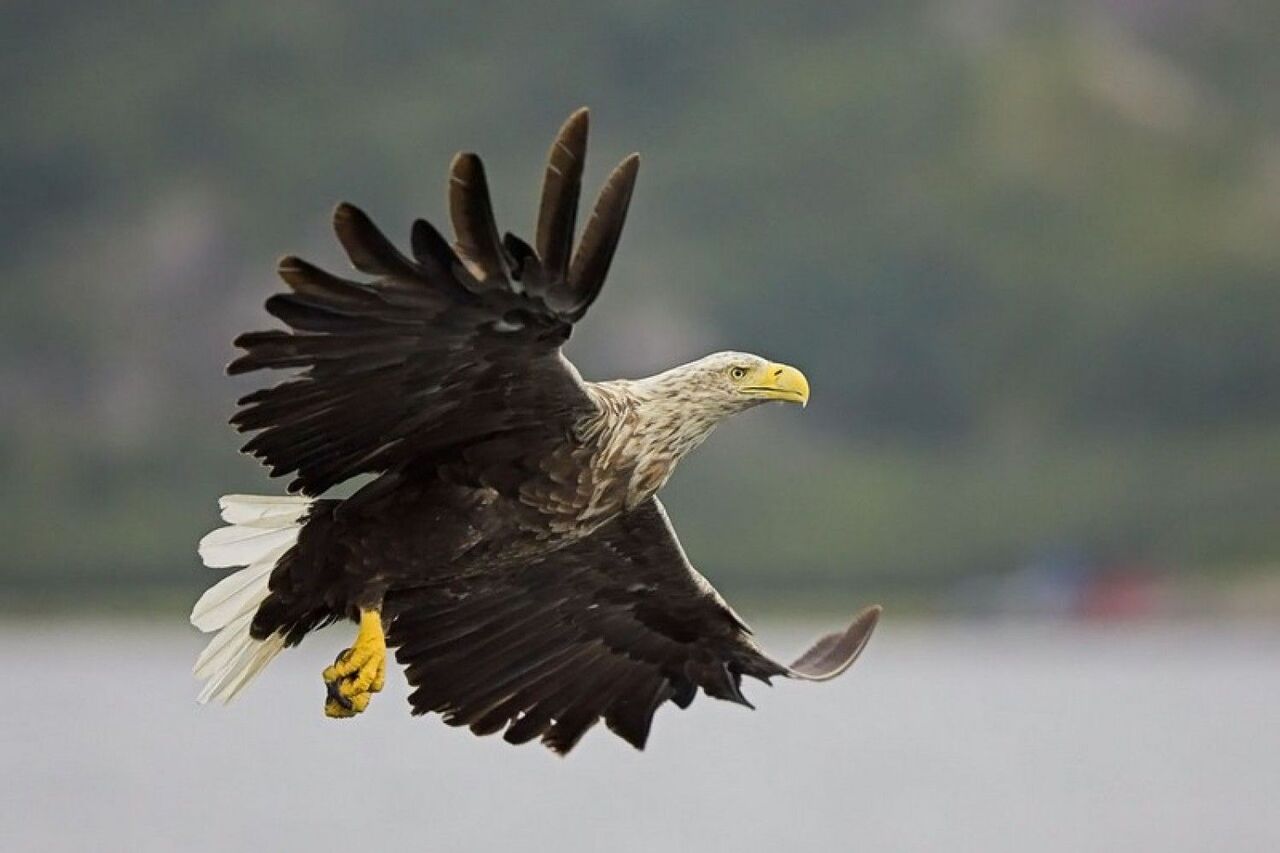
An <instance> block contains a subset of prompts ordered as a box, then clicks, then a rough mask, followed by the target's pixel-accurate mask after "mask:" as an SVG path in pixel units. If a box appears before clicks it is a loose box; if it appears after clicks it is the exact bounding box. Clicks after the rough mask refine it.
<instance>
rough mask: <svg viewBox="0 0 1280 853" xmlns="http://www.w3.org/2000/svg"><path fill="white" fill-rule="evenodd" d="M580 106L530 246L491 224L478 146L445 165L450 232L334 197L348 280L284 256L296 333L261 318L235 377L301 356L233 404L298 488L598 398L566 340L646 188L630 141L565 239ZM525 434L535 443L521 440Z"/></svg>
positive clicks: (578, 173) (553, 430)
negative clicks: (356, 275)
mask: <svg viewBox="0 0 1280 853" xmlns="http://www.w3.org/2000/svg"><path fill="white" fill-rule="evenodd" d="M586 142H587V111H586V110H585V109H584V110H580V111H578V112H577V113H575V114H574V115H573V116H571V117H570V118H569V120H568V121H567V122H566V123H565V125H564V127H562V128H561V130H560V134H559V136H558V137H557V138H556V141H555V143H554V144H553V145H552V147H551V154H550V160H549V162H548V165H547V172H546V178H545V180H544V185H543V193H542V204H541V208H540V211H539V218H538V224H537V239H536V242H537V248H536V249H534V248H532V247H530V246H529V245H527V244H526V243H524V242H523V241H521V240H520V239H518V238H516V237H514V236H513V235H511V234H507V235H506V237H505V238H503V239H501V240H500V239H499V238H498V229H497V226H496V225H495V223H494V219H493V209H492V205H491V204H490V200H489V189H488V185H487V182H486V180H485V175H484V168H483V166H482V165H481V163H480V159H479V158H478V157H476V156H475V155H474V154H460V155H458V157H457V158H455V159H454V162H453V166H452V169H451V172H450V176H449V211H450V216H451V218H452V220H453V227H454V231H455V240H454V244H453V245H452V246H451V245H450V244H449V243H448V242H446V240H445V239H444V238H443V237H442V236H441V235H440V233H439V232H438V231H436V229H435V228H433V227H432V226H431V225H429V224H428V223H426V222H425V221H422V220H418V221H417V222H415V223H414V224H413V230H412V235H411V243H412V257H409V256H406V255H404V254H402V253H401V252H400V251H399V250H398V249H396V247H395V246H394V245H392V243H391V241H390V240H388V239H387V238H386V237H385V236H384V235H383V234H382V232H381V231H379V230H378V229H377V227H376V226H374V224H373V222H372V221H370V219H369V217H367V216H366V215H365V214H364V213H363V212H362V211H360V210H359V209H357V208H356V207H353V206H352V205H349V204H341V205H339V206H338V208H337V210H336V211H335V212H334V217H333V224H334V230H335V231H336V232H337V235H338V240H339V241H340V242H341V243H342V246H343V248H344V249H345V250H346V252H347V255H348V256H349V257H350V259H351V263H352V265H353V266H354V267H355V268H356V269H357V270H359V271H360V272H363V273H366V274H368V275H371V276H375V277H376V279H375V280H374V281H372V282H355V281H349V280H347V279H344V278H339V277H337V276H334V275H331V274H329V273H327V272H324V271H322V270H320V269H318V268H316V267H314V266H312V265H311V264H308V263H307V262H305V261H303V260H300V259H298V258H294V257H286V258H284V259H283V260H282V261H281V262H280V266H279V274H280V277H281V278H282V279H283V280H284V282H285V284H287V285H288V286H289V289H290V292H288V293H282V294H277V295H275V296H272V297H271V298H270V299H268V300H267V303H266V307H267V310H268V311H269V312H270V313H271V314H273V315H274V316H275V317H277V318H278V319H280V320H282V321H283V322H284V324H285V325H286V326H288V327H289V328H288V330H287V331H284V330H272V331H264V332H250V333H248V334H245V335H241V336H240V337H239V338H238V339H237V340H236V346H238V347H240V348H242V349H243V350H244V351H245V354H244V355H243V356H241V357H240V358H238V359H236V360H235V361H234V362H232V364H231V366H230V367H229V371H230V372H231V373H244V372H247V371H252V370H258V369H261V368H279V369H297V370H299V371H300V372H299V373H298V374H297V376H296V377H294V378H292V379H290V380H289V381H286V382H284V383H282V384H279V385H276V386H275V387H271V388H266V389H263V390H260V391H256V392H254V393H252V394H249V395H248V396H246V397H244V398H243V399H241V400H240V401H239V405H240V409H239V411H237V413H236V415H235V416H234V418H233V419H232V423H233V424H234V425H235V426H236V427H238V428H239V429H240V430H241V431H243V432H251V431H257V435H255V436H254V437H253V438H252V439H251V440H250V441H249V442H248V443H247V444H246V445H245V446H244V450H245V451H246V452H248V453H252V454H253V455H254V456H257V457H258V458H260V459H261V460H262V461H263V462H265V463H266V464H267V465H268V466H269V467H270V469H271V473H272V475H273V476H280V475H285V474H290V473H293V474H295V475H296V476H295V479H294V480H293V481H292V483H290V487H289V488H290V490H291V491H300V492H303V493H304V494H308V495H317V494H320V493H322V492H324V491H325V490H326V489H328V488H330V487H332V486H334V485H336V484H338V483H340V482H342V481H344V480H346V479H348V478H350V477H352V476H355V475H357V474H362V473H382V472H387V471H393V470H401V469H405V468H409V467H412V466H414V465H430V464H431V461H432V459H433V458H435V457H438V456H439V455H440V454H442V453H445V452H454V453H456V451H458V450H460V449H463V448H466V447H469V446H472V445H475V444H477V443H483V442H488V441H491V440H494V439H497V438H504V439H507V441H506V442H505V443H506V445H507V446H515V445H516V444H517V443H516V442H511V441H509V439H510V438H511V437H512V436H518V435H520V434H521V433H523V432H529V433H531V434H538V435H552V434H560V435H562V434H563V431H564V427H565V425H566V424H569V423H572V422H573V420H575V419H576V418H577V417H579V416H580V415H581V414H583V413H584V412H587V411H590V410H591V403H590V401H589V399H588V398H587V397H586V394H585V392H584V390H583V387H582V383H581V380H580V378H579V377H578V375H577V372H576V371H575V370H574V369H573V368H572V366H570V365H569V364H568V363H567V362H566V361H565V360H564V358H563V356H562V355H561V353H560V346H561V344H562V343H563V342H564V341H565V340H566V339H567V338H568V337H569V332H570V329H571V327H572V325H573V324H574V323H575V322H577V321H578V320H579V319H580V318H581V317H582V316H583V314H585V313H586V310H587V308H588V307H589V306H590V305H591V303H592V301H593V300H594V299H595V298H596V296H597V294H598V293H599V292H600V287H601V285H602V284H603V283H604V278H605V275H606V273H607V272H608V269H609V264H610V261H611V260H612V258H613V253H614V249H615V248H616V247H617V243H618V237H619V235H620V234H621V231H622V225H623V222H624V220H625V218H626V213H627V207H628V205H629V202H630V199H631V192H632V188H633V187H634V185H635V179H636V173H637V169H638V166H639V159H638V157H636V156H635V155H632V156H630V157H628V158H626V159H625V160H623V161H622V163H621V164H619V166H618V167H617V168H616V169H614V171H613V173H612V174H611V175H610V176H609V179H608V181H607V182H606V184H605V187H604V189H603V190H602V191H601V193H600V197H599V200H598V201H597V202H596V206H595V209H594V212H593V213H592V216H591V219H590V221H588V223H587V225H586V227H585V228H584V229H583V233H582V239H581V241H580V242H579V244H578V247H577V250H576V251H571V250H572V245H573V235H574V217H575V212H576V209H577V203H578V196H579V193H580V189H581V180H582V166H583V162H584V158H585V155H586ZM524 446H525V447H528V445H527V443H526V444H525V445H524Z"/></svg>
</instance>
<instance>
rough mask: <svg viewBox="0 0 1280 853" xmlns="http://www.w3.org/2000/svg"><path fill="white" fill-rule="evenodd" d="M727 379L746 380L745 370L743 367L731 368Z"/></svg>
mask: <svg viewBox="0 0 1280 853" xmlns="http://www.w3.org/2000/svg"><path fill="white" fill-rule="evenodd" d="M729 378H730V379H734V380H741V379H746V378H747V369H746V368H745V367H731V368H729Z"/></svg>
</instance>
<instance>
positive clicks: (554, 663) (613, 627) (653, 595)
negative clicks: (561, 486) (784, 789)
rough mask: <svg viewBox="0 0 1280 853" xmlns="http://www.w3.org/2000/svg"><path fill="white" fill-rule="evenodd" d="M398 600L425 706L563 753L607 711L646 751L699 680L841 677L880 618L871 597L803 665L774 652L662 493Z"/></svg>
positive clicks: (706, 686)
mask: <svg viewBox="0 0 1280 853" xmlns="http://www.w3.org/2000/svg"><path fill="white" fill-rule="evenodd" d="M384 606H385V608H386V610H385V611H384V612H385V613H387V614H389V615H390V617H391V618H392V620H393V621H392V622H391V627H390V632H389V643H390V644H391V645H392V646H396V647H398V648H397V651H396V659H397V660H399V661H400V663H402V664H404V666H405V668H406V673H407V676H408V679H409V684H410V685H411V686H412V687H413V688H414V689H413V692H412V693H411V695H410V697H409V701H410V703H411V704H412V706H413V710H414V713H417V714H424V713H428V712H432V711H434V712H438V713H440V714H442V715H443V717H444V720H445V722H446V723H449V724H450V725H454V726H468V727H470V729H471V730H472V731H473V732H475V733H476V734H481V735H484V734H492V733H495V732H498V731H501V730H503V729H505V730H506V731H505V734H504V737H505V739H506V740H508V741H510V742H511V743H525V742H527V741H530V740H533V739H534V738H541V739H542V742H543V743H545V744H546V745H547V746H549V747H551V748H552V749H553V750H555V751H557V752H560V753H565V752H568V751H569V750H570V749H572V748H573V746H574V745H575V744H576V743H577V742H578V740H579V738H581V737H582V735H583V733H585V732H586V731H587V729H589V728H590V727H591V726H592V725H594V724H595V723H596V722H598V721H599V720H600V719H604V721H605V724H606V725H607V726H608V727H609V728H610V729H611V730H612V731H613V732H615V733H616V734H618V735H620V736H621V737H623V738H624V739H626V740H627V741H628V742H629V743H631V744H632V745H633V746H635V747H636V748H638V749H643V748H644V745H645V741H646V740H647V739H648V736H649V728H650V724H651V723H652V720H653V715H654V713H655V712H656V711H657V709H658V707H659V706H660V705H662V704H663V703H664V702H666V701H667V700H668V699H670V700H672V701H674V702H675V703H676V704H677V705H679V706H680V707H682V708H683V707H688V705H689V703H690V702H692V701H693V699H694V696H695V695H696V693H697V690H698V688H701V689H702V690H703V692H705V693H706V694H707V695H709V696H714V697H716V698H718V699H727V700H729V701H733V702H738V703H741V704H743V705H748V706H749V703H748V702H747V700H746V699H745V698H744V697H743V695H742V691H741V680H742V676H744V675H749V676H752V677H753V678H757V679H760V680H762V681H766V682H767V681H768V680H769V679H770V678H772V677H773V676H778V675H781V676H787V677H792V678H801V679H806V680H824V679H827V678H833V677H835V676H836V675H839V674H840V673H841V672H844V670H846V669H847V668H848V667H849V666H850V665H851V664H852V663H853V661H854V659H855V658H857V656H858V654H859V653H860V652H861V651H862V648H863V646H864V645H865V644H866V642H867V640H868V639H870V636H871V632H872V630H873V629H874V628H875V625H876V622H877V620H878V619H879V615H880V608H879V607H871V608H867V609H866V610H863V611H862V612H861V613H859V614H858V616H857V617H856V618H855V619H854V621H853V624H852V625H850V626H849V628H848V629H846V630H845V631H843V632H839V633H836V634H831V635H829V636H826V637H823V638H822V639H820V640H818V642H817V643H815V644H814V646H813V647H812V648H810V649H809V650H808V651H807V652H805V653H804V654H803V655H801V656H800V658H799V659H798V660H796V661H795V662H794V663H793V664H792V665H791V666H785V665H783V664H781V663H778V662H777V661H774V660H773V659H771V658H769V657H768V656H766V655H765V654H764V653H763V652H762V651H761V650H760V649H759V648H758V647H757V646H756V644H755V642H754V641H753V640H752V638H751V633H750V631H749V629H748V628H747V626H746V625H745V624H743V622H742V620H741V619H739V618H738V616H737V615H736V614H735V613H734V612H733V610H732V609H730V608H729V606H728V605H727V604H726V603H725V602H724V600H723V599H722V598H721V597H720V595H719V594H718V593H717V592H716V591H715V589H713V588H712V587H711V585H710V584H709V583H708V582H707V581H706V579H705V578H703V577H702V575H700V574H698V572H697V571H696V570H695V569H694V568H693V566H691V565H690V564H689V561H688V559H687V558H686V557H685V554H684V551H683V549H682V548H681V547H680V543H679V541H678V540H677V539H676V535H675V531H674V530H673V529H672V528H671V524H670V522H669V521H668V519H667V515H666V512H665V511H664V510H663V508H662V504H661V503H659V501H658V499H657V498H650V499H649V500H648V501H646V502H645V503H643V504H641V505H640V506H638V507H636V508H635V509H633V510H631V511H629V512H627V513H624V514H622V515H620V516H618V517H617V518H615V519H614V520H613V521H610V522H609V523H607V524H605V525H604V526H603V527H601V528H600V529H599V530H597V531H596V532H595V533H594V534H592V535H591V536H589V537H587V538H586V539H584V540H581V541H579V542H577V543H575V544H573V545H570V546H567V547H565V548H563V549H561V550H559V551H557V552H555V553H553V554H550V555H548V556H546V557H545V558H543V559H541V560H539V561H537V562H535V563H531V564H529V565H527V566H525V567H523V568H522V569H520V570H517V571H513V572H506V573H500V572H490V573H486V574H484V575H482V576H473V577H467V578H462V579H455V580H453V581H451V582H450V583H448V584H445V585H442V586H441V587H439V588H431V589H417V590H413V591H412V592H407V593H400V594H396V593H392V594H391V596H390V597H389V598H388V599H387V601H386V602H385V605H384Z"/></svg>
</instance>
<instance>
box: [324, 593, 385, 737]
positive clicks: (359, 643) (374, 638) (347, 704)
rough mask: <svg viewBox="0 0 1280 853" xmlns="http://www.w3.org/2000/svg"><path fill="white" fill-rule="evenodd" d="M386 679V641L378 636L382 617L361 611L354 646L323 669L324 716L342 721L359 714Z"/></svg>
mask: <svg viewBox="0 0 1280 853" xmlns="http://www.w3.org/2000/svg"><path fill="white" fill-rule="evenodd" d="M386 677H387V641H386V637H385V636H384V635H383V632H382V616H381V614H380V613H378V611H376V610H361V611H360V632H359V633H358V634H357V635H356V642H355V644H354V645H353V646H352V647H351V648H349V649H344V650H343V651H341V652H339V653H338V657H337V658H336V659H335V660H334V662H333V666H330V667H327V668H325V671H324V683H325V688H326V690H327V692H328V695H327V697H326V699H325V703H324V713H325V716H327V717H335V718H345V717H354V716H355V715H356V714H359V713H361V712H362V711H364V710H365V709H366V708H368V707H369V700H370V698H371V697H372V696H373V694H374V693H377V692H379V691H381V690H382V687H383V685H384V684H385V683H386Z"/></svg>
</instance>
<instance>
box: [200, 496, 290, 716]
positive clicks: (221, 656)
mask: <svg viewBox="0 0 1280 853" xmlns="http://www.w3.org/2000/svg"><path fill="white" fill-rule="evenodd" d="M219 505H220V507H221V509H222V518H223V520H224V521H226V522H228V523H229V524H230V525H231V526H229V527H221V528H219V529H217V530H215V531H213V532H212V533H210V534H208V535H207V536H205V537H204V538H203V539H201V540H200V557H201V558H202V559H203V560H204V563H205V565H207V566H211V567H214V568H227V567H231V566H245V567H246V568H243V569H241V570H240V571H238V572H233V573H232V574H230V575H227V576H226V577H225V578H223V579H222V580H220V581H218V582H217V583H216V584H214V585H213V586H211V587H210V588H209V589H208V590H206V591H205V593H204V595H202V596H200V600H199V601H197V602H196V605H195V607H194V608H193V609H192V611H191V624H192V625H195V626H196V627H197V628H199V629H200V630H201V631H204V632H206V633H208V632H212V631H217V634H216V635H215V636H214V637H213V639H212V640H210V641H209V644H208V645H207V646H206V647H205V649H204V651H203V652H201V653H200V657H199V658H197V659H196V664H195V669H194V672H195V675H196V677H197V678H200V679H203V680H204V682H205V685H204V689H203V690H201V692H200V696H199V701H200V702H202V703H203V702H208V701H209V700H210V699H218V700H220V701H223V702H229V701H231V699H233V698H234V697H235V696H236V694H237V693H239V692H240V691H241V690H242V689H244V687H245V685H247V684H248V683H249V682H250V681H251V680H253V677H254V676H256V675H257V674H258V673H259V672H261V671H262V669H263V668H264V667H265V666H266V665H267V664H268V663H270V662H271V659H272V658H274V657H275V656H276V655H277V654H279V653H280V651H281V650H282V649H283V648H284V642H285V638H284V636H283V635H282V634H273V635H271V636H270V637H267V638H266V639H264V640H256V639H254V638H253V636H252V635H251V634H250V629H251V628H252V625H253V617H254V614H255V613H256V611H257V609H258V607H259V605H261V604H262V602H263V601H265V600H266V598H267V596H268V595H269V594H270V589H269V588H268V585H269V583H270V581H271V571H272V569H274V568H275V567H276V564H277V563H278V562H279V561H280V558H281V557H283V556H284V555H285V553H286V552H288V550H289V549H290V548H292V547H293V546H294V544H295V543H296V542H297V541H298V533H299V531H300V530H301V529H302V524H303V519H304V517H305V516H306V513H307V509H308V507H309V505H310V501H309V500H308V499H306V498H297V497H266V496H260V495H227V496H226V497H224V498H222V499H221V500H220V501H219Z"/></svg>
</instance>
